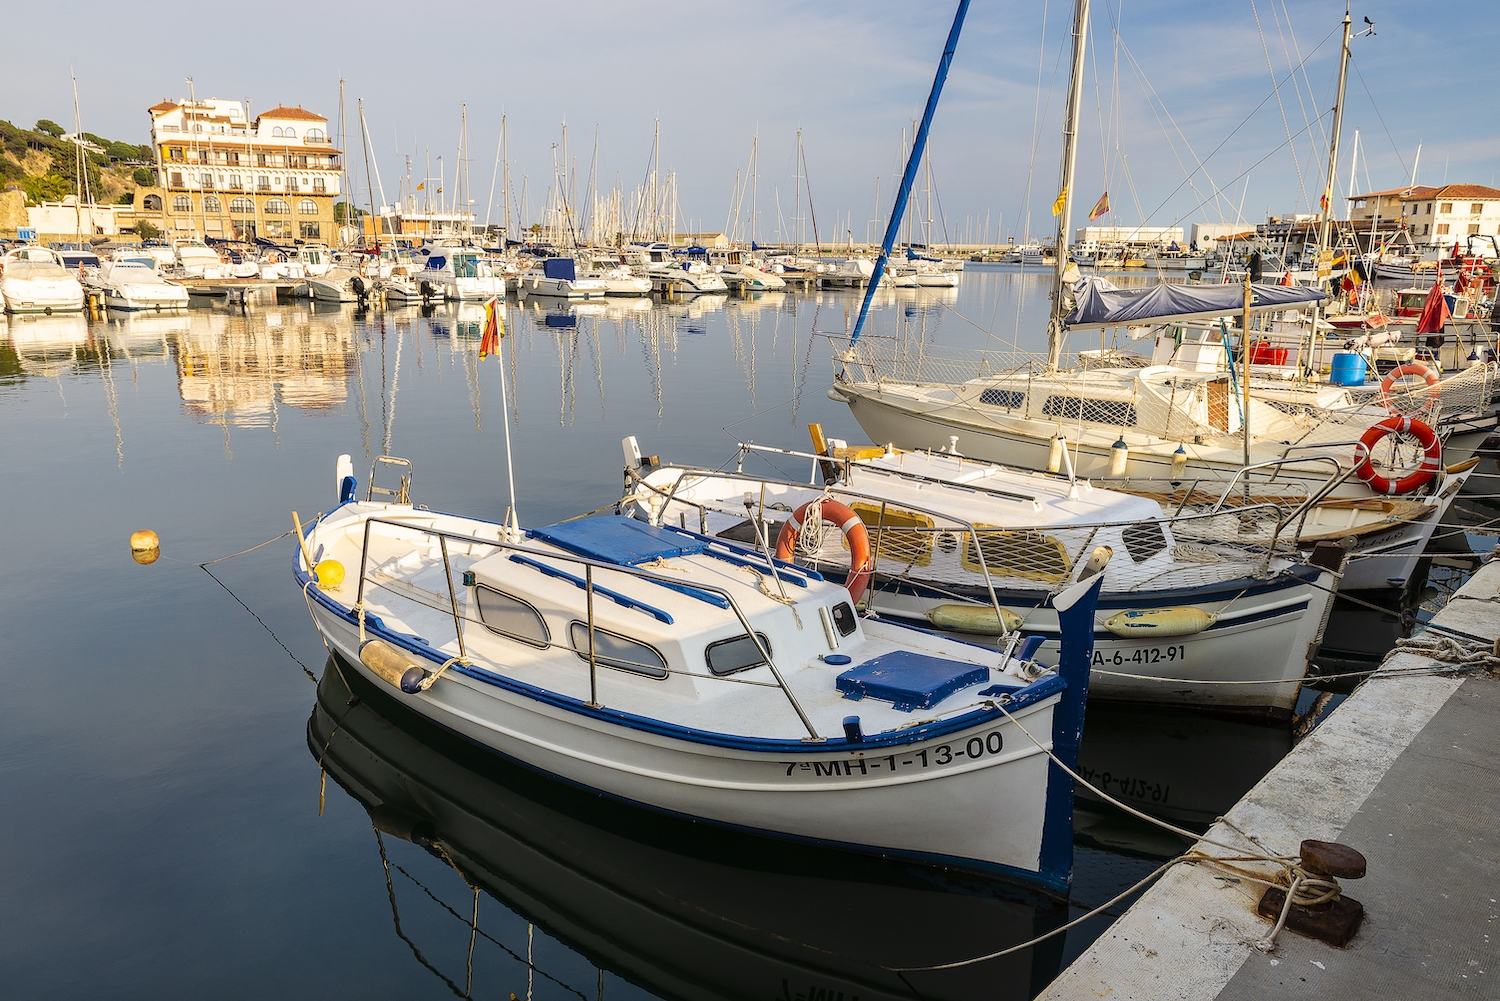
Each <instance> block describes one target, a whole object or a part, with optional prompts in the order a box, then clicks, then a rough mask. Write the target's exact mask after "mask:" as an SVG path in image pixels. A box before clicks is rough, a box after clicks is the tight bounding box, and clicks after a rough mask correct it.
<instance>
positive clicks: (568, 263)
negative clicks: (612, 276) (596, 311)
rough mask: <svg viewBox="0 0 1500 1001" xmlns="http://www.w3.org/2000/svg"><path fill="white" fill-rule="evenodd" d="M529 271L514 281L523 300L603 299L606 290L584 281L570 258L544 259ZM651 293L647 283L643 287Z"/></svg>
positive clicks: (597, 281)
mask: <svg viewBox="0 0 1500 1001" xmlns="http://www.w3.org/2000/svg"><path fill="white" fill-rule="evenodd" d="M537 263H538V264H539V265H540V267H536V266H533V267H530V268H528V269H526V270H525V271H523V272H521V276H520V277H519V278H518V279H517V280H516V294H517V295H518V296H520V297H521V298H523V299H525V298H527V297H528V296H533V295H534V296H541V297H543V298H552V299H602V298H603V297H604V296H605V294H606V293H607V292H608V287H607V286H606V285H605V283H604V280H603V279H601V278H591V277H583V276H580V275H579V274H578V269H577V266H576V265H575V264H574V263H573V258H571V257H546V258H543V259H542V260H540V261H538V262H537ZM646 284H647V286H648V288H647V291H650V289H649V286H650V282H647V283H646Z"/></svg>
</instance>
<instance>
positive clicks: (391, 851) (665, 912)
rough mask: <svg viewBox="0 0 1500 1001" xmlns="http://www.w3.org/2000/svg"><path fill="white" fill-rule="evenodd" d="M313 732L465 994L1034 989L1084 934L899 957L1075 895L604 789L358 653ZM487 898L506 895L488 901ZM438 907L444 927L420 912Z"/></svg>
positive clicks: (1060, 917) (979, 938) (430, 951)
mask: <svg viewBox="0 0 1500 1001" xmlns="http://www.w3.org/2000/svg"><path fill="white" fill-rule="evenodd" d="M351 688H352V694H353V695H356V696H358V697H357V698H351ZM307 737H308V746H309V748H310V749H311V751H312V753H313V755H314V757H315V758H317V759H319V760H320V762H321V763H322V766H323V768H324V769H325V770H326V772H327V774H328V775H329V776H331V777H332V778H333V779H334V781H335V782H336V783H338V785H340V786H342V787H343V789H344V790H345V791H346V792H348V794H349V795H350V796H352V797H353V798H354V799H355V800H357V801H358V802H359V803H360V804H361V805H362V806H363V807H364V808H365V809H366V810H367V811H368V813H369V815H370V820H371V823H372V825H373V827H374V829H375V834H374V837H373V838H372V844H371V846H370V853H371V856H372V857H371V863H372V864H371V869H370V872H371V876H370V878H371V879H381V878H384V879H386V880H387V884H388V887H387V888H388V891H389V894H388V895H389V898H390V902H391V911H392V920H393V935H394V936H395V938H393V944H394V941H395V940H396V939H399V940H400V941H402V942H404V943H405V945H406V947H407V948H408V949H409V950H410V951H411V954H412V956H413V962H418V963H421V964H422V965H423V966H425V967H426V968H427V969H429V970H430V971H431V972H432V974H433V976H434V977H436V978H438V979H440V980H441V981H442V982H443V983H445V984H446V985H447V987H448V988H449V989H451V990H452V991H453V992H454V993H455V994H458V995H459V996H462V997H468V996H471V995H475V994H477V995H478V996H498V997H506V996H507V994H508V993H509V992H514V994H515V996H517V997H522V996H523V995H522V992H521V990H520V989H519V987H518V986H517V979H516V978H517V977H518V976H524V977H525V978H526V980H527V984H528V985H529V989H528V991H527V992H526V994H525V995H524V996H525V997H530V996H531V994H532V991H535V992H536V995H537V996H540V997H562V996H574V997H586V998H593V997H596V996H599V995H602V993H603V992H604V986H605V974H606V972H607V973H610V974H613V975H614V976H617V977H619V978H621V979H623V980H625V981H627V982H629V983H631V984H634V985H637V986H638V987H641V988H644V989H646V990H647V991H650V992H651V993H653V994H656V995H658V996H661V997H671V998H745V999H754V1001H777V999H780V1001H856V999H858V1001H878V999H882V998H928V999H933V998H954V999H963V998H986V999H996V998H1001V999H1003V998H1022V999H1024V998H1030V997H1032V996H1033V995H1035V994H1036V993H1037V992H1038V991H1040V990H1041V988H1042V987H1044V986H1045V985H1046V984H1047V983H1048V982H1049V981H1050V980H1051V979H1052V978H1054V977H1055V976H1056V975H1057V973H1058V971H1059V968H1060V963H1061V958H1062V954H1063V941H1064V936H1062V935H1058V936H1056V937H1054V938H1052V939H1050V940H1048V941H1047V942H1045V943H1043V944H1042V945H1040V946H1037V947H1035V948H1033V949H1029V950H1023V951H1020V952H1017V953H1015V954H1013V955H1010V956H1006V957H1003V958H1000V959H995V960H991V961H988V962H984V963H978V964H975V965H972V966H966V967H960V968H958V969H955V970H947V971H929V972H922V973H906V974H899V973H895V972H892V970H890V969H888V967H913V966H925V965H934V964H941V963H948V962H952V961H954V960H960V959H967V958H969V957H972V956H978V955H984V954H987V953H990V952H994V951H996V950H999V949H1003V948H1005V947H1007V946H1009V945H1013V944H1017V943H1020V942H1024V941H1027V940H1029V939H1031V938H1033V937H1035V936H1036V935H1039V934H1041V933H1043V932H1045V931H1048V930H1051V929H1053V928H1056V927H1058V926H1059V925H1060V924H1061V923H1062V922H1063V921H1065V920H1066V908H1065V907H1063V906H1062V905H1060V904H1057V903H1056V902H1053V901H1049V900H1047V899H1045V898H1043V897H1041V896H1040V895H1035V896H1033V895H1030V894H1027V893H1025V892H1024V891H1020V890H1017V889H1015V888H1012V887H1009V886H1006V885H1004V884H997V883H994V882H991V881H986V880H983V879H977V878H971V877H960V878H955V877H954V876H953V875H951V874H948V873H945V872H942V871H940V870H934V869H930V868H925V867H919V866H914V865H911V864H909V863H904V862H895V861H886V860H882V859H869V858H862V857H855V856H851V855H848V854H845V853H841V852H836V851H832V850H827V849H819V848H814V847H805V846H801V845H792V844H788V843H782V842H778V841H774V840H771V839H766V838H761V837H756V836H752V835H745V834H739V833H736V832H731V831H725V830H720V829H717V828H714V827H711V826H707V825H704V824H698V823H693V822H690V821H686V820H680V819H676V818H671V817H666V816H662V815H659V814H655V813H653V812H650V811H646V810H642V809H639V808H635V807H631V806H627V805H623V804H619V803H615V802H612V801H609V800H605V799H602V798H600V797H599V796H597V795H595V794H591V793H586V792H583V791H581V790H576V789H573V788H571V787H567V786H564V785H562V784H560V783H557V782H554V781H552V780H551V779H548V778H544V777H542V776H540V775H537V774H535V773H533V772H530V771H528V770H526V769H523V768H521V767H519V766H515V765H512V764H510V763H508V762H506V761H504V760H502V759H500V758H498V757H496V756H495V755H493V754H492V753H490V752H487V751H485V750H482V749H479V748H476V747H474V746H473V745H471V744H469V743H467V742H465V741H463V740H461V739H460V738H458V737H455V736H453V735H452V734H449V733H448V732H447V731H444V730H442V729H440V728H438V727H436V726H434V725H433V724H431V723H430V722H428V721H426V720H424V719H422V718H421V717H419V716H417V715H416V714H414V713H412V712H410V710H408V709H406V708H405V707H404V706H401V705H399V704H398V703H397V702H396V701H395V700H394V699H392V698H390V697H389V696H387V695H385V694H384V693H383V692H379V691H376V690H374V689H373V688H372V687H371V686H370V685H369V684H368V683H366V682H365V681H363V680H362V679H361V678H360V676H359V674H358V673H357V672H356V671H354V670H353V669H352V668H350V667H349V666H348V665H347V664H343V663H341V662H339V661H338V660H337V659H330V660H329V661H328V664H327V666H326V667H325V669H324V672H323V677H322V679H321V681H320V682H319V684H318V700H317V705H316V707H315V708H314V710H313V715H312V718H311V719H310V720H309V722H308V728H307ZM398 839H399V840H398ZM403 841H405V842H410V844H411V845H415V846H418V847H420V848H422V849H425V854H421V853H417V852H415V851H413V850H412V848H411V847H410V845H405V844H402V842H403ZM377 866H379V867H381V868H383V869H384V872H383V873H382V872H381V868H377ZM454 873H456V874H457V875H458V876H459V877H460V878H461V879H462V884H458V883H457V882H456V881H455V880H454V879H453V878H452V877H453V874H454ZM461 885H462V886H463V888H459V887H460V886H461ZM481 892H482V893H484V894H487V895H489V896H490V897H492V898H493V899H494V900H496V901H498V902H499V903H500V904H501V906H502V907H503V908H505V910H504V911H503V912H501V913H500V914H498V915H497V914H496V913H495V911H494V908H493V907H482V906H481V903H480V896H481ZM470 894H472V897H471V896H470ZM434 902H435V903H436V904H437V905H438V911H437V915H436V916H437V917H438V918H439V920H437V921H436V923H429V922H426V921H421V920H414V917H413V915H414V914H415V915H418V916H421V915H428V916H431V915H433V913H434V912H433V906H432V905H433V903H434ZM548 939H551V940H555V942H556V943H560V944H561V945H562V946H564V947H566V950H568V951H566V952H565V951H564V950H563V949H560V948H558V947H557V945H555V944H553V943H552V942H550V941H548ZM486 953H488V955H486ZM539 954H545V956H546V957H548V958H545V959H538V958H537V957H538V956H539ZM439 957H442V958H441V959H439ZM497 959H498V960H499V961H500V962H501V964H502V968H503V969H505V970H506V974H505V975H504V976H503V977H499V978H497V977H495V975H494V974H493V972H490V971H493V970H494V969H495V961H496V960H497ZM476 964H477V965H478V966H479V968H480V970H481V972H480V973H479V974H476V973H475V972H474V971H475V969H476Z"/></svg>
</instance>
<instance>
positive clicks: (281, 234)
mask: <svg viewBox="0 0 1500 1001" xmlns="http://www.w3.org/2000/svg"><path fill="white" fill-rule="evenodd" d="M264 228H265V231H266V236H269V237H271V238H272V239H273V240H275V239H286V238H288V237H290V236H291V235H292V224H291V223H289V222H286V221H285V220H282V219H268V220H266V223H265V227H264Z"/></svg>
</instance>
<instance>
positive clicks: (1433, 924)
mask: <svg viewBox="0 0 1500 1001" xmlns="http://www.w3.org/2000/svg"><path fill="white" fill-rule="evenodd" d="M1433 621H1434V622H1435V623H1436V624H1437V625H1439V626H1441V627H1444V628H1446V629H1447V630H1450V631H1457V632H1458V633H1460V634H1463V635H1461V636H1459V637H1458V642H1459V643H1461V644H1463V645H1464V649H1463V650H1462V651H1461V650H1459V649H1458V648H1455V647H1449V648H1448V649H1446V650H1429V651H1422V650H1421V648H1420V647H1409V648H1401V647H1398V648H1397V649H1396V650H1395V651H1393V652H1392V653H1391V654H1390V655H1389V656H1388V657H1387V658H1386V660H1385V662H1384V663H1383V664H1382V666H1381V668H1380V670H1379V671H1378V672H1377V673H1376V674H1375V675H1373V676H1372V677H1371V678H1370V679H1369V680H1367V681H1366V682H1364V683H1363V684H1362V685H1361V686H1360V687H1359V688H1358V689H1357V690H1356V691H1355V692H1354V694H1353V695H1351V696H1350V697H1349V698H1348V699H1347V700H1346V701H1345V702H1344V703H1343V704H1342V705H1340V706H1339V707H1338V708H1337V709H1335V710H1334V711H1333V712H1332V713H1331V714H1330V715H1329V716H1328V718H1327V719H1326V720H1325V721H1324V722H1323V724H1322V725H1321V726H1319V727H1318V728H1317V729H1316V730H1315V731H1313V733H1312V734H1311V735H1310V736H1309V737H1308V738H1307V739H1306V740H1304V741H1303V742H1302V743H1300V744H1299V745H1298V746H1297V747H1296V748H1295V749H1294V750H1293V751H1292V752H1291V753H1290V754H1289V755H1287V756H1286V758H1284V759H1283V760H1282V761H1281V763H1280V764H1278V765H1277V766H1276V768H1274V769H1273V770H1272V771H1271V772H1270V773H1269V774H1267V775H1266V777H1265V778H1264V779H1262V780H1261V781H1260V782H1259V783H1258V784H1257V785H1256V786H1255V787H1254V788H1253V789H1251V790H1250V792H1249V793H1247V794H1246V795H1245V797H1244V798H1243V799H1241V800H1240V802H1239V803H1238V804H1236V805H1235V807H1234V808H1233V809H1232V810H1231V811H1230V812H1229V814H1228V815H1227V816H1226V818H1225V820H1227V821H1228V822H1229V823H1224V822H1220V823H1218V824H1216V825H1215V826H1214V827H1213V828H1212V829H1211V830H1210V831H1209V832H1208V834H1207V835H1206V836H1205V837H1206V838H1210V839H1213V840H1214V841H1218V842H1222V843H1227V844H1229V845H1240V844H1245V839H1244V837H1243V836H1242V835H1241V834H1240V833H1238V832H1237V831H1236V830H1234V828H1238V829H1239V830H1240V831H1243V832H1245V833H1246V834H1249V835H1252V836H1254V837H1256V838H1257V839H1258V840H1259V841H1260V842H1261V843H1263V844H1264V845H1265V847H1266V848H1269V849H1271V850H1272V851H1275V852H1277V853H1281V854H1286V855H1295V854H1297V852H1298V846H1299V845H1300V843H1301V842H1302V841H1303V839H1308V838H1311V839H1319V840H1325V841H1338V842H1341V843H1343V844H1346V845H1349V846H1350V847H1353V848H1355V849H1357V850H1358V851H1359V852H1361V853H1363V854H1364V856H1365V857H1366V858H1367V859H1368V862H1369V870H1368V874H1367V875H1366V876H1365V877H1364V878H1362V879H1357V880H1348V879H1346V880H1343V881H1342V884H1343V893H1344V895H1345V896H1346V897H1350V898H1353V899H1355V900H1358V901H1359V902H1360V903H1361V904H1363V906H1364V910H1365V916H1364V922H1363V925H1362V927H1361V928H1360V930H1359V932H1358V933H1357V934H1356V935H1355V937H1354V938H1353V940H1352V941H1351V942H1350V943H1349V944H1348V946H1346V947H1345V948H1335V947H1333V946H1330V945H1326V944H1324V943H1323V942H1320V941H1317V940H1314V939H1312V938H1306V937H1303V936H1302V935H1300V934H1298V933H1296V932H1293V931H1292V930H1290V929H1285V930H1283V931H1282V932H1281V933H1280V935H1279V936H1278V938H1277V940H1276V944H1275V948H1274V950H1272V951H1270V952H1262V951H1260V950H1259V949H1257V948H1256V945H1255V943H1256V942H1257V941H1259V940H1262V939H1264V938H1265V937H1266V936H1267V934H1268V933H1269V932H1270V930H1271V921H1269V920H1267V919H1265V918H1262V917H1260V916H1259V915H1258V914H1257V913H1256V903H1257V901H1258V900H1259V899H1260V896H1261V893H1262V892H1263V891H1264V889H1265V887H1264V886H1263V885H1260V884H1256V883H1252V882H1249V881H1246V880H1237V879H1235V878H1234V877H1233V875H1232V874H1230V873H1229V872H1227V871H1225V870H1223V869H1221V868H1219V867H1216V866H1207V865H1178V866H1175V867H1174V868H1173V869H1171V870H1170V871H1169V872H1168V873H1167V874H1166V875H1165V876H1164V877H1163V878H1162V879H1161V881H1160V882H1158V883H1157V884H1156V885H1155V886H1153V887H1151V888H1150V889H1148V890H1147V891H1146V892H1145V893H1144V894H1143V895H1142V896H1141V897H1140V899H1139V900H1137V901H1136V903H1135V904H1134V905H1132V906H1131V907H1130V909H1129V910H1128V911H1126V913H1125V914H1124V915H1123V916H1122V917H1121V918H1120V919H1119V920H1118V921H1116V922H1115V924H1114V925H1113V926H1112V927H1111V928H1110V929H1109V930H1108V931H1107V932H1105V933H1104V935H1103V936H1102V937H1101V938H1099V940H1098V941H1096V942H1095V943H1094V944H1093V945H1092V946H1091V947H1090V948H1089V949H1088V950H1087V951H1086V952H1085V953H1084V954H1083V955H1081V956H1080V957H1079V958H1078V959H1077V960H1076V961H1075V962H1074V963H1073V964H1072V965H1070V966H1069V967H1068V968H1067V969H1066V970H1064V971H1063V973H1062V974H1061V975H1060V976H1059V977H1058V979H1057V980H1056V981H1054V982H1053V983H1052V985H1051V986H1050V987H1049V988H1048V989H1047V990H1046V991H1045V992H1044V993H1043V994H1042V995H1041V997H1042V998H1047V999H1054V1001H1061V999H1070V1001H1071V999H1079V998H1089V999H1097V998H1111V999H1120V1001H1125V999H1134V998H1140V999H1145V998H1151V999H1159V998H1171V999H1210V998H1219V999H1235V1001H1241V999H1252V998H1253V999H1260V998H1320V999H1327V998H1402V999H1406V998H1424V999H1425V998H1449V997H1452V998H1477V997H1486V998H1495V997H1500V903H1497V900H1500V831H1497V824H1496V818H1497V813H1500V772H1497V769H1496V767H1495V765H1496V762H1497V760H1500V753H1497V751H1500V680H1497V678H1496V675H1495V673H1493V671H1494V665H1495V663H1496V661H1495V660H1494V659H1488V660H1485V659H1482V658H1480V657H1479V655H1480V654H1482V653H1488V652H1492V651H1493V649H1494V648H1493V642H1494V640H1495V638H1496V637H1500V564H1494V563H1492V564H1488V565H1486V566H1484V567H1482V568H1481V569H1480V570H1479V571H1478V572H1477V573H1476V574H1475V575H1474V577H1473V578H1472V579H1471V580H1470V581H1469V582H1468V583H1467V584H1465V585H1464V587H1463V588H1462V589H1460V590H1459V592H1458V593H1457V594H1456V595H1455V597H1454V598H1453V600H1452V601H1450V602H1449V604H1448V605H1447V607H1445V608H1444V609H1443V610H1442V611H1441V612H1440V613H1439V614H1438V615H1437V616H1436V618H1435V619H1434V620H1433ZM1440 635H1441V634H1440V633H1439V632H1438V630H1435V629H1428V630H1426V631H1424V632H1423V633H1422V634H1420V635H1419V636H1418V637H1416V638H1415V640H1414V641H1413V642H1414V643H1418V644H1422V645H1425V646H1429V647H1432V646H1435V645H1436V643H1437V641H1438V639H1439V636H1440ZM1448 635H1450V636H1451V635H1452V633H1451V632H1450V633H1449V634H1448ZM1465 654H1466V655H1467V659H1469V660H1470V661H1471V663H1470V664H1469V666H1468V667H1467V668H1466V669H1464V670H1462V671H1459V670H1458V669H1457V667H1456V665H1455V663H1454V661H1455V660H1458V659H1464V655H1465ZM1231 823H1232V824H1233V827H1231V826H1230V824H1231ZM1197 848H1199V849H1201V850H1202V851H1204V852H1205V853H1206V854H1210V855H1220V856H1222V855H1226V854H1228V853H1227V852H1225V851H1224V850H1223V849H1222V848H1218V847H1215V846H1212V845H1209V844H1207V843H1206V842H1200V843H1199V844H1198V845H1197ZM1247 868H1250V867H1247Z"/></svg>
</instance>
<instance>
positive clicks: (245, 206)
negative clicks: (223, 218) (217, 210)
mask: <svg viewBox="0 0 1500 1001" xmlns="http://www.w3.org/2000/svg"><path fill="white" fill-rule="evenodd" d="M229 211H231V212H233V213H235V214H237V215H253V214H254V213H255V203H254V202H252V201H251V200H250V199H248V198H236V199H234V200H233V201H231V202H230V203H229Z"/></svg>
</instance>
